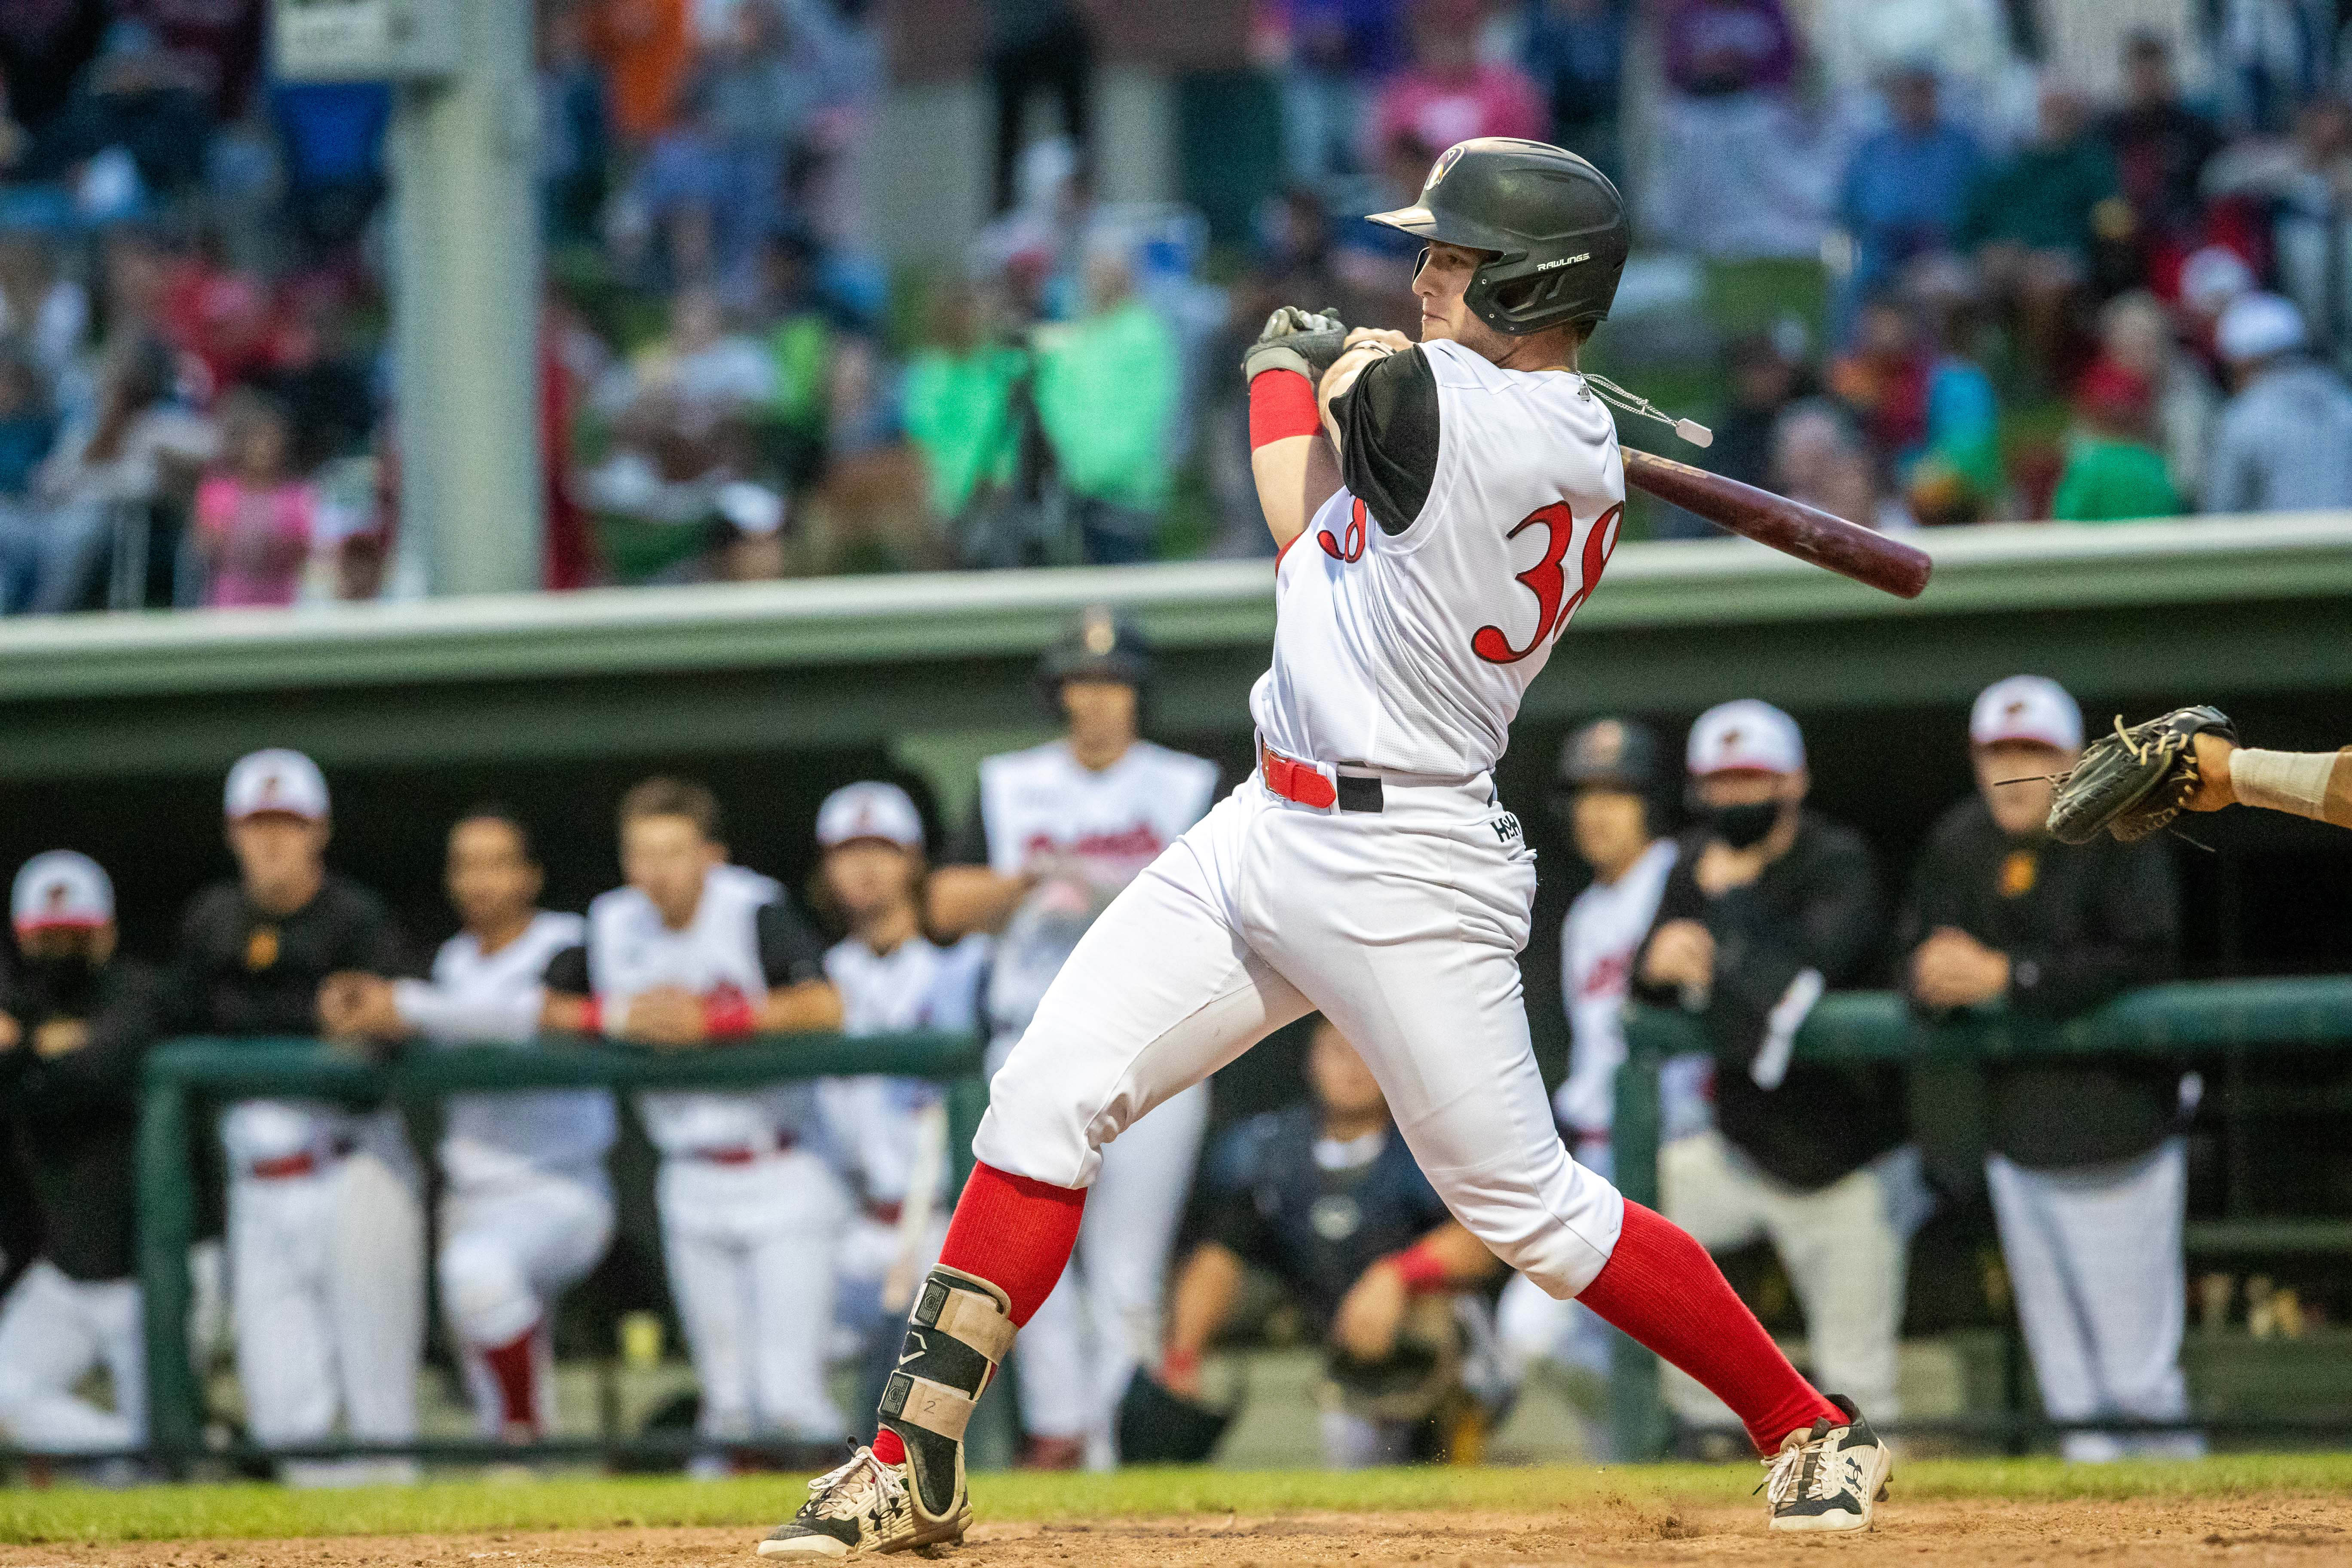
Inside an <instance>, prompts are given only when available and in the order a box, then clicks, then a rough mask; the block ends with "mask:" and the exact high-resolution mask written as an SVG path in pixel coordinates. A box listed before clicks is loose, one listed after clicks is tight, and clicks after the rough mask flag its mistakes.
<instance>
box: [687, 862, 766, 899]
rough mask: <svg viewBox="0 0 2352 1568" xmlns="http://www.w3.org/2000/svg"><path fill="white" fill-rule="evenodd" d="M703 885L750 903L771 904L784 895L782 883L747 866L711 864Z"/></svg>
mask: <svg viewBox="0 0 2352 1568" xmlns="http://www.w3.org/2000/svg"><path fill="white" fill-rule="evenodd" d="M704 886H705V887H707V888H710V889H717V890H719V891H721V892H725V893H730V894H732V895H734V896H735V897H737V898H739V899H741V900H743V901H744V902H746V903H750V904H772V903H775V902H777V901H778V900H782V898H783V896H784V885H783V884H782V882H779V881H777V880H776V879H774V878H773V877H771V876H769V875H768V874H767V873H766V872H764V871H754V870H752V869H751V868H750V867H749V866H735V865H726V866H713V867H712V868H710V873H709V880H708V881H707V882H706V883H705V884H704Z"/></svg>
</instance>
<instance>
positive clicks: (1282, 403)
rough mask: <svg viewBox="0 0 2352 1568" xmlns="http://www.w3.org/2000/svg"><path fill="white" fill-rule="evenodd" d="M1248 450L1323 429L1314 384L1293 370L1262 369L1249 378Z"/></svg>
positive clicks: (1313, 433)
mask: <svg viewBox="0 0 2352 1568" xmlns="http://www.w3.org/2000/svg"><path fill="white" fill-rule="evenodd" d="M1249 414H1250V431H1249V436H1250V450H1251V451H1253V452H1255V451H1256V450H1257V449H1258V448H1259V447H1263V446H1265V445H1266V444H1267V443H1268V442H1271V441H1284V440H1287V439H1289V438H1290V437H1293V436H1312V435H1315V434H1316V433H1317V432H1318V431H1320V430H1321V429H1322V428H1323V416H1322V415H1321V414H1320V413H1319V412H1318V411H1317V409H1316V407H1315V384H1314V383H1312V382H1310V381H1308V380H1307V378H1306V377H1305V376H1303V375H1301V374H1298V373H1297V371H1295V370H1262V371H1260V372H1258V374H1256V375H1255V376H1253V377H1251V378H1250V384H1249Z"/></svg>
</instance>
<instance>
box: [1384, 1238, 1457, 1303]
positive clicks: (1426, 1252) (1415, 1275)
mask: <svg viewBox="0 0 2352 1568" xmlns="http://www.w3.org/2000/svg"><path fill="white" fill-rule="evenodd" d="M1389 1261H1390V1262H1391V1263H1393V1264H1395V1265H1396V1267H1397V1272H1398V1273H1400V1274H1402V1275H1403V1276H1404V1284H1405V1289H1408V1290H1410V1291H1412V1293H1413V1294H1414V1295H1416V1296H1422V1295H1426V1294H1427V1293H1429V1292H1430V1291H1432V1290H1443V1289H1445V1259H1444V1258H1440V1257H1438V1256H1437V1254H1436V1252H1435V1251H1433V1249H1432V1248H1431V1247H1430V1246H1429V1244H1428V1243H1426V1242H1415V1243H1414V1244H1413V1245H1412V1246H1411V1247H1406V1248H1405V1249H1404V1250H1403V1251H1402V1252H1400V1253H1396V1254H1394V1255H1392V1256H1391V1258H1389Z"/></svg>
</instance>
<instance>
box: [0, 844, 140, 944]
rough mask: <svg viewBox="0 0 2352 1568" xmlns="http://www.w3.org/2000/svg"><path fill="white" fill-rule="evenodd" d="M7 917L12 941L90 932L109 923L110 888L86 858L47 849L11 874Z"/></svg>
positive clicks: (99, 869)
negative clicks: (39, 934) (31, 936)
mask: <svg viewBox="0 0 2352 1568" xmlns="http://www.w3.org/2000/svg"><path fill="white" fill-rule="evenodd" d="M8 914H9V919H10V921H12V923H14V924H15V926H16V934H17V935H18V936H26V935H29V934H30V933H32V932H34V931H53V930H57V929H58V928H60V927H62V928H64V929H66V930H69V931H92V930H95V929H96V928H98V927H100V926H102V925H107V924H109V923H110V922H111V921H113V919H114V884H113V883H112V882H110V881H109V880H108V879H107V876H106V870H105V868H103V867H101V866H100V864H99V863H98V862H97V861H95V860H93V859H91V858H89V856H87V855H83V854H79V853H77V852H76V851H74V850H71V849H52V850H50V851H48V852H47V854H44V855H36V856H34V857H33V858H31V859H30V860H27V861H26V862H25V866H24V868H23V869H22V870H20V871H18V872H17V873H16V889H15V890H14V892H13V893H12V894H11V895H10V897H9V900H8Z"/></svg>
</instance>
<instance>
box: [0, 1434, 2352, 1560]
mask: <svg viewBox="0 0 2352 1568" xmlns="http://www.w3.org/2000/svg"><path fill="white" fill-rule="evenodd" d="M1758 1475H1759V1472H1758V1471H1756V1470H1753V1469H1750V1468H1748V1467H1745V1466H1685V1465H1659V1466H1624V1467H1612V1468H1600V1469H1594V1468H1568V1467H1543V1468H1471V1469H1448V1468H1416V1469H1401V1470H1373V1471H1360V1472H1356V1473H1352V1474H1337V1473H1332V1472H1328V1471H1321V1470H1207V1469H1182V1470H1179V1469H1165V1470H1127V1471H1122V1472H1119V1473H1118V1474H1114V1475H1102V1476H1087V1475H1079V1476H1071V1475H1044V1474H1036V1473H1021V1474H1010V1475H996V1476H982V1477H979V1478H977V1479H975V1482H974V1485H973V1489H972V1490H973V1502H974V1505H975V1507H976V1509H977V1510H978V1512H979V1514H980V1516H981V1518H982V1520H983V1521H995V1522H1000V1523H1003V1524H1008V1525H1012V1524H1024V1525H1036V1526H1045V1527H1065V1528H1067V1527H1078V1526H1084V1525H1087V1524H1089V1523H1093V1522H1098V1521H1128V1520H1144V1519H1150V1520H1157V1521H1176V1520H1183V1519H1187V1518H1191V1519H1202V1520H1208V1521H1218V1520H1223V1519H1227V1518H1234V1517H1244V1518H1251V1519H1270V1518H1284V1517H1294V1516H1305V1515H1324V1514H1336V1515H1347V1516H1350V1517H1356V1518H1368V1517H1372V1516H1388V1515H1396V1516H1412V1515H1428V1514H1447V1515H1513V1516H1517V1515H1538V1516H1539V1515H1545V1514H1549V1513H1559V1514H1562V1515H1568V1516H1574V1515H1578V1514H1580V1513H1581V1512H1584V1511H1586V1510H1591V1509H1594V1508H1597V1507H1603V1506H1606V1507H1612V1508H1617V1509H1621V1510H1622V1509H1631V1510H1634V1511H1636V1512H1639V1511H1641V1510H1667V1511H1669V1512H1671V1511H1672V1510H1678V1509H1679V1510H1691V1511H1696V1512H1704V1511H1706V1510H1715V1509H1743V1510H1744V1509H1748V1508H1752V1507H1753V1505H1752V1504H1750V1502H1749V1500H1748V1489H1750V1488H1751V1487H1752V1486H1754V1485H1755V1483H1756V1480H1757V1479H1758ZM802 1496H803V1491H802V1483H801V1481H800V1479H798V1478H796V1477H778V1478H775V1479H766V1478H760V1479H739V1480H730V1481H721V1482H696V1481H687V1480H678V1479H613V1478H601V1477H583V1478H566V1479H550V1480H545V1481H539V1482H529V1483H516V1482H503V1483H501V1482H484V1481H443V1482H433V1483H428V1484H425V1485H422V1486H415V1487H376V1488H365V1489H353V1490H347V1491H289V1490H287V1489H282V1488H278V1487H274V1486H265V1485H257V1484H247V1485H236V1486H191V1487H156V1488H149V1489H139V1490H131V1491H99V1490H93V1489H82V1488H71V1487H59V1488H57V1489H50V1490H46V1491H32V1490H23V1489H17V1490H9V1491H0V1542H6V1543H10V1544H18V1545H37V1544H52V1545H56V1544H66V1543H77V1544H83V1545H92V1546H95V1545H106V1544H111V1543H120V1542H170V1541H183V1540H195V1539H203V1540H213V1541H220V1540H231V1539H244V1540H259V1539H270V1538H297V1537H320V1536H367V1535H403V1536H446V1535H472V1534H487V1533H494V1532H497V1533H507V1532H515V1531H625V1530H635V1529H673V1528H692V1527H727V1528H730V1529H734V1530H738V1531H741V1530H749V1529H754V1528H758V1529H764V1528H765V1527H766V1526H767V1525H770V1524H772V1523H773V1522H774V1521H777V1520H778V1519H780V1518H782V1517H783V1516H784V1515H785V1514H787V1513H789V1512H790V1511H791V1510H792V1509H793V1508H794V1507H795V1506H797V1505H798V1503H799V1500H800V1499H801V1497H802ZM1896 1498H1897V1501H1896V1503H1895V1505H1893V1508H1892V1509H1891V1510H1890V1511H1891V1512H1892V1513H1894V1514H1895V1515H1898V1516H1899V1513H1900V1510H1901V1508H1902V1507H1904V1506H1906V1505H1912V1504H1924V1503H1978V1502H1991V1503H1996V1504H2002V1505H2009V1506H2012V1507H2024V1506H2028V1505H2034V1506H2044V1505H2063V1504H2066V1503H2070V1502H2081V1503H2085V1504H2116V1503H2137V1502H2146V1503H2154V1504H2162V1505H2179V1504H2182V1503H2194V1502H2198V1501H2200V1500H2202V1501H2210V1502H2213V1503H2217V1504H2220V1503H2228V1502H2231V1501H2233V1500H2296V1499H2304V1500H2327V1501H2330V1502H2333V1501H2334V1500H2343V1499H2352V1455H2347V1454H2310V1455H2239V1456H2229V1457H2223V1458H2210V1459H2205V1460H2201V1461H2198V1462H2194V1463H2186V1464H2181V1463H2163V1464H2157V1463H2146V1464H2125V1465H2112V1466H2095V1467H2094V1466H2067V1465H2063V1464H2060V1463H2058V1462H2057V1461H2055V1460H2050V1459H2014V1460H1930V1461H1922V1462H1919V1463H1915V1464H1905V1465H1903V1466H1902V1467H1901V1468H1899V1469H1898V1471H1897V1474H1896ZM1758 1519H1759V1521H1760V1511H1759V1514H1758ZM2339 1560H2342V1561H2352V1533H2347V1536H2346V1540H2345V1545H2344V1557H2343V1558H2342V1559H2339Z"/></svg>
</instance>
